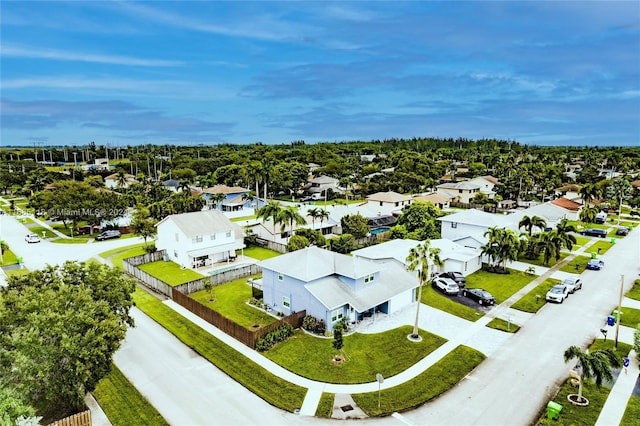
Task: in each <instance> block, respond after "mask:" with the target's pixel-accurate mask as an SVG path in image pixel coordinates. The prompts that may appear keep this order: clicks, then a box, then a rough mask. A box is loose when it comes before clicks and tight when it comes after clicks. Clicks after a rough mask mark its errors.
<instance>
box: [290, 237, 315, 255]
mask: <svg viewBox="0 0 640 426" xmlns="http://www.w3.org/2000/svg"><path fill="white" fill-rule="evenodd" d="M309 245H310V244H309V240H308V239H307V238H306V237H303V236H302V235H293V236H292V237H291V238H289V242H287V251H288V252H292V251H296V250H302V249H303V248H305V247H309Z"/></svg>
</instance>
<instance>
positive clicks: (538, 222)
mask: <svg viewBox="0 0 640 426" xmlns="http://www.w3.org/2000/svg"><path fill="white" fill-rule="evenodd" d="M546 227H547V221H546V220H545V219H544V218H542V217H540V216H531V217H529V216H523V217H522V219H521V220H520V222H518V229H520V228H524V229H526V230H527V232H528V233H529V236H531V234H532V232H533V228H539V229H544V228H546Z"/></svg>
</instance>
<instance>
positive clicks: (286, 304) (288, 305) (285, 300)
mask: <svg viewBox="0 0 640 426" xmlns="http://www.w3.org/2000/svg"><path fill="white" fill-rule="evenodd" d="M282 306H284V307H285V308H287V309H290V308H291V299H289V297H287V296H282Z"/></svg>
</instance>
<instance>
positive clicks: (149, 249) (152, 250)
mask: <svg viewBox="0 0 640 426" xmlns="http://www.w3.org/2000/svg"><path fill="white" fill-rule="evenodd" d="M157 250H158V249H157V248H156V245H155V244H153V243H152V244H148V245H147V246H146V247H145V248H144V251H146V252H147V253H155V252H156V251H157Z"/></svg>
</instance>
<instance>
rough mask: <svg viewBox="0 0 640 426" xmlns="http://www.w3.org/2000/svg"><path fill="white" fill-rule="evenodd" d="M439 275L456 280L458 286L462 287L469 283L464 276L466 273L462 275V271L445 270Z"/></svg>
mask: <svg viewBox="0 0 640 426" xmlns="http://www.w3.org/2000/svg"><path fill="white" fill-rule="evenodd" d="M438 276H439V277H441V278H449V279H452V280H453V281H455V282H456V284H458V287H460V288H463V287H464V285H465V284H466V283H467V280H466V279H465V278H464V275H462V274H461V273H460V272H443V273H441V274H440V275H438Z"/></svg>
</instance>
